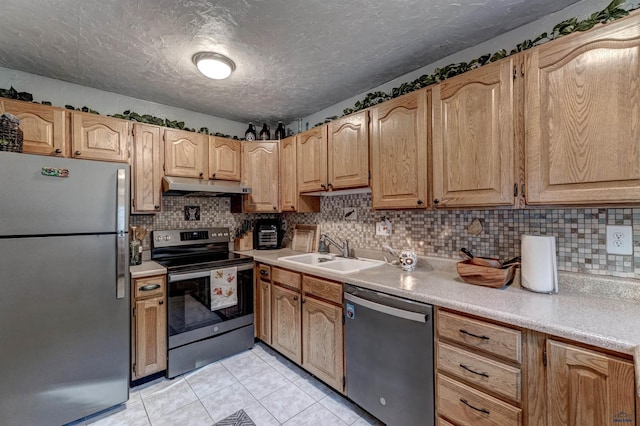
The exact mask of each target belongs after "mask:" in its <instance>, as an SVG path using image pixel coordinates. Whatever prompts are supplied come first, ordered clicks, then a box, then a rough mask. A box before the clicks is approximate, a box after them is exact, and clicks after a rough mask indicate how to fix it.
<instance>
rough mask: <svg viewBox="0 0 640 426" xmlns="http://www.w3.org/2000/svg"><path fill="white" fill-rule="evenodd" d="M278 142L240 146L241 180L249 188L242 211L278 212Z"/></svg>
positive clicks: (246, 143) (248, 143) (252, 143)
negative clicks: (249, 191)
mask: <svg viewBox="0 0 640 426" xmlns="http://www.w3.org/2000/svg"><path fill="white" fill-rule="evenodd" d="M278 157H279V156H278V142H244V143H243V144H242V180H243V182H244V183H245V184H246V185H248V186H249V187H250V188H251V194H249V195H245V196H244V211H245V212H254V213H260V212H263V213H266V212H269V213H273V212H277V211H278V174H279V168H278V163H279V160H278Z"/></svg>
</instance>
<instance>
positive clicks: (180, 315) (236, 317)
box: [167, 263, 253, 349]
mask: <svg viewBox="0 0 640 426" xmlns="http://www.w3.org/2000/svg"><path fill="white" fill-rule="evenodd" d="M234 266H236V265H234ZM227 267H229V266H227ZM236 267H237V269H238V275H237V295H238V303H237V304H236V305H233V306H229V307H226V308H222V309H217V310H213V311H212V310H211V272H212V271H215V269H206V270H199V271H193V272H180V273H169V274H168V280H167V281H168V290H167V299H168V301H167V323H168V330H169V349H173V348H177V347H180V346H182V345H186V344H188V343H191V342H196V341H199V340H202V339H206V338H209V337H213V336H216V335H219V334H223V333H227V332H229V331H232V330H235V329H237V328H240V327H244V326H247V325H251V324H253V263H244V264H240V265H237V266H236Z"/></svg>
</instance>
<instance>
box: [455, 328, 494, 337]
mask: <svg viewBox="0 0 640 426" xmlns="http://www.w3.org/2000/svg"><path fill="white" fill-rule="evenodd" d="M460 333H462V334H466V335H467V336H471V337H475V338H476V339H482V340H489V338H488V337H487V336H478V335H477V334H473V333H470V332H468V331H467V330H465V329H462V328H461V329H460Z"/></svg>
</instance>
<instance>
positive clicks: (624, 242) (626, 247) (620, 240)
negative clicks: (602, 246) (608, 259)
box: [607, 225, 633, 255]
mask: <svg viewBox="0 0 640 426" xmlns="http://www.w3.org/2000/svg"><path fill="white" fill-rule="evenodd" d="M607 253H609V254H622V255H631V254H633V228H632V227H631V226H618V225H607Z"/></svg>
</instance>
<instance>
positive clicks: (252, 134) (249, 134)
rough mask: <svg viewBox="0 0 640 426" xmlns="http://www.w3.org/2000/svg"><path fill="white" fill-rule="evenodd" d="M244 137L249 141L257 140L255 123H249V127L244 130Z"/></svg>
mask: <svg viewBox="0 0 640 426" xmlns="http://www.w3.org/2000/svg"><path fill="white" fill-rule="evenodd" d="M244 139H245V140H247V141H255V140H256V126H254V125H253V123H249V128H248V129H247V131H246V132H244Z"/></svg>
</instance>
